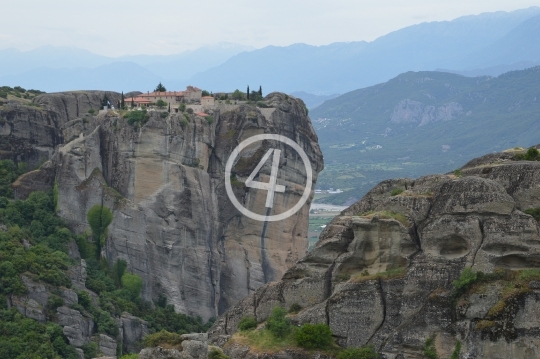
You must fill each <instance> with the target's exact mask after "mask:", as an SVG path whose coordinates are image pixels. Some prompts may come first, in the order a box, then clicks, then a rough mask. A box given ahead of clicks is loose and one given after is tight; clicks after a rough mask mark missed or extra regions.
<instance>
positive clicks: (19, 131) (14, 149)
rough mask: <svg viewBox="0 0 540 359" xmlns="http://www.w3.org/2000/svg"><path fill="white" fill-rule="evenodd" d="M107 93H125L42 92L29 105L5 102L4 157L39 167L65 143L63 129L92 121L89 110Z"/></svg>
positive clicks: (0, 128) (0, 119) (0, 149)
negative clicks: (73, 123)
mask: <svg viewBox="0 0 540 359" xmlns="http://www.w3.org/2000/svg"><path fill="white" fill-rule="evenodd" d="M105 95H107V97H108V98H109V99H110V101H111V103H116V102H117V101H118V100H119V99H120V96H121V95H120V94H119V93H116V92H105V91H74V92H62V93H52V94H43V95H39V96H37V97H35V98H34V99H33V100H32V103H31V104H26V105H25V104H24V103H21V102H16V101H9V102H7V103H5V104H4V105H3V106H1V107H0V136H1V137H2V141H0V158H2V159H12V160H14V161H16V162H21V161H22V162H27V163H28V164H29V166H30V168H36V167H37V166H39V165H40V164H42V163H43V162H44V161H46V160H48V159H50V158H51V157H52V155H53V154H54V151H55V148H56V147H57V146H58V145H61V144H63V143H65V142H64V131H63V130H65V127H66V124H67V123H68V122H70V121H77V120H78V121H81V122H84V123H85V124H88V125H92V123H93V121H94V117H93V116H92V115H91V114H90V113H88V110H90V109H93V110H95V111H96V113H97V111H98V110H99V108H100V105H101V100H102V99H103V97H104V96H105ZM88 125H86V127H88V128H89V127H90V126H88ZM68 127H70V126H68ZM37 189H41V188H40V187H37V188H36V190H37Z"/></svg>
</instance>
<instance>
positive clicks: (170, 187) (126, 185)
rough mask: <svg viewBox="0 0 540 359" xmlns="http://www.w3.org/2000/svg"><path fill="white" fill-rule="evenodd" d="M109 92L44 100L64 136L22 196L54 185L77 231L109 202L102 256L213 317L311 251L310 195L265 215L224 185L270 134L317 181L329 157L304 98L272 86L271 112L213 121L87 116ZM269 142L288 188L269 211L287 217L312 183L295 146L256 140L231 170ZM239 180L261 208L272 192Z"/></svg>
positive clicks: (148, 289) (152, 114)
mask: <svg viewBox="0 0 540 359" xmlns="http://www.w3.org/2000/svg"><path fill="white" fill-rule="evenodd" d="M108 96H109V98H112V97H113V96H112V95H110V94H109V95H108ZM101 97H102V94H101V93H96V94H95V95H94V96H93V97H92V96H90V97H89V95H88V94H84V96H83V95H82V94H78V93H70V94H58V95H43V96H41V97H38V98H37V99H36V101H39V103H40V104H43V108H44V109H45V110H43V111H50V113H51V114H54V116H56V117H55V118H56V119H57V123H55V124H54V125H52V124H51V128H54V131H56V132H54V131H53V132H54V133H55V136H56V137H57V140H56V142H54V141H52V140H51V141H50V148H51V149H53V148H54V146H56V145H57V144H61V143H62V141H64V140H65V141H64V142H65V143H64V144H62V145H60V146H59V147H58V148H57V149H56V151H55V152H54V155H53V156H52V159H51V160H50V161H49V162H47V163H45V164H44V165H43V166H42V167H41V168H40V169H39V170H36V171H34V172H30V173H28V174H26V175H24V176H23V177H21V178H20V179H19V180H18V181H17V183H16V184H15V185H14V188H15V193H16V194H17V195H18V196H19V197H24V196H25V195H26V194H27V193H28V192H29V191H30V190H32V189H36V187H39V188H40V189H41V188H47V187H49V188H51V187H52V185H53V182H54V181H55V182H56V185H57V188H58V215H59V216H60V217H62V218H63V219H65V220H66V221H67V223H68V224H69V225H70V227H71V228H72V229H74V230H75V231H76V232H78V233H83V232H85V231H89V226H88V223H87V219H86V215H87V213H88V210H89V209H90V208H91V207H92V206H94V205H96V204H100V205H105V206H107V207H108V208H110V209H111V210H112V211H113V215H114V219H113V222H112V224H111V225H110V226H109V236H108V238H107V241H106V247H105V248H104V251H103V253H102V255H103V256H104V257H106V258H107V259H108V260H109V262H110V263H113V262H114V261H116V260H117V259H123V260H126V261H127V263H128V270H129V271H132V272H133V273H135V274H137V275H139V276H141V277H142V279H143V281H144V287H143V298H144V299H146V300H153V299H154V300H155V299H156V298H157V297H158V295H164V296H166V297H167V300H168V302H169V303H170V304H174V306H175V308H176V310H177V311H179V312H182V313H186V314H188V315H192V316H201V317H202V318H203V319H204V320H208V319H210V318H212V317H216V316H217V315H218V314H220V313H222V312H224V311H225V310H226V309H227V308H228V307H229V306H230V305H232V304H234V303H236V302H237V301H238V300H240V299H242V298H244V297H245V296H247V295H248V294H250V293H252V292H253V291H255V290H256V289H257V288H259V287H260V286H261V285H263V284H265V283H267V282H269V281H272V280H278V279H280V278H281V276H282V274H283V273H284V272H285V271H286V270H287V269H288V268H289V267H291V266H292V265H293V264H294V263H296V261H298V260H299V259H300V258H302V257H303V256H304V255H305V253H306V249H307V239H306V238H307V227H308V211H309V202H310V200H308V203H306V204H305V205H304V206H303V208H302V209H301V210H300V211H298V212H297V213H296V214H295V215H293V216H292V217H290V218H288V219H286V220H284V221H280V222H268V223H264V222H258V221H255V220H251V219H249V218H247V217H245V216H243V215H241V214H240V213H239V212H238V210H236V209H235V208H234V207H233V205H232V204H231V203H230V201H229V199H228V197H227V195H226V192H225V187H224V167H225V163H226V161H227V159H228V157H229V155H230V154H231V152H232V150H233V149H234V148H235V147H236V146H237V145H238V144H239V143H240V142H241V141H243V140H245V139H246V138H249V137H251V136H253V135H255V134H263V133H273V134H280V135H283V136H286V137H288V138H290V139H293V140H294V141H295V142H297V143H298V144H299V145H300V146H301V147H302V148H303V149H304V150H305V152H306V153H307V155H308V157H309V160H310V162H311V166H312V168H313V179H314V181H315V180H316V178H317V173H318V172H320V171H321V170H322V154H321V152H320V149H319V146H318V144H317V136H316V135H315V132H314V131H313V128H312V127H311V123H310V120H309V118H308V117H307V114H306V111H305V106H304V104H303V103H302V102H301V101H300V100H296V99H293V98H289V97H288V96H286V95H284V94H280V93H273V94H270V95H268V96H267V97H266V98H265V99H264V102H265V103H266V105H267V106H268V108H258V107H255V106H254V105H239V106H223V107H217V108H216V109H214V110H213V113H212V116H213V122H210V121H207V120H206V119H205V118H203V117H200V116H196V115H183V114H181V113H180V114H171V115H167V114H166V113H164V112H158V111H149V112H148V115H149V116H148V119H147V120H145V121H144V124H140V123H139V124H137V123H135V124H133V125H130V124H128V121H127V119H125V118H123V117H122V116H120V115H119V114H118V113H116V112H114V111H110V112H109V113H107V114H104V113H101V114H99V115H97V116H90V115H88V114H87V111H88V109H89V108H94V107H93V106H94V102H96V101H99V100H100V99H101ZM38 111H42V110H38ZM50 116H53V115H50ZM186 116H187V117H186ZM81 117H82V118H81ZM186 118H187V119H188V120H189V121H186ZM29 127H31V125H29ZM27 137H28V136H27ZM25 139H27V138H25ZM30 147H31V148H33V147H32V146H30ZM270 147H279V148H280V149H281V150H282V153H283V155H282V159H281V162H280V169H279V171H280V175H279V177H280V178H282V179H283V185H285V186H286V188H287V190H286V192H285V193H284V194H277V195H276V200H275V206H274V208H273V211H274V213H280V212H283V211H284V210H286V209H288V208H290V207H292V206H293V205H294V204H295V203H296V202H298V200H299V198H300V197H301V195H302V192H303V188H304V186H305V183H306V173H305V169H304V167H303V165H302V162H301V160H300V159H299V158H298V155H297V154H296V153H295V152H294V150H293V149H292V148H290V147H288V146H286V145H283V144H280V143H277V142H276V143H271V142H269V141H264V142H259V143H256V144H254V145H253V146H250V147H249V148H248V149H246V151H244V152H243V153H242V154H241V156H240V157H239V158H238V160H237V164H236V165H235V166H234V167H233V174H234V175H235V176H236V177H235V178H237V179H243V180H245V178H247V176H249V174H250V173H251V171H252V170H253V169H254V168H255V166H256V165H257V164H258V162H259V160H260V159H261V157H262V154H264V153H265V152H266V150H267V149H268V148H270ZM269 175H270V166H268V165H265V166H263V168H262V170H261V171H260V174H259V178H260V180H261V181H265V180H266V181H267V178H268V176H269ZM40 180H41V182H40ZM235 184H236V185H235V186H234V191H235V193H236V196H237V198H238V200H239V201H241V202H242V203H244V204H245V206H247V207H249V208H250V209H251V210H253V211H255V210H258V209H260V210H262V209H264V201H265V199H266V192H265V191H259V190H254V189H248V188H246V187H245V186H243V185H242V184H240V182H235ZM310 198H311V195H310ZM262 214H264V213H262Z"/></svg>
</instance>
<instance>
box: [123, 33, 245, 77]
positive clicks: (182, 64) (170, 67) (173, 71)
mask: <svg viewBox="0 0 540 359" xmlns="http://www.w3.org/2000/svg"><path fill="white" fill-rule="evenodd" d="M252 50H254V48H253V47H251V46H244V45H239V44H234V43H226V42H222V43H218V44H217V45H209V46H203V47H201V48H198V49H196V50H191V51H185V52H182V53H180V54H175V55H167V56H155V55H136V56H122V57H120V58H118V60H122V61H131V62H134V63H136V64H139V65H141V66H143V67H144V68H146V69H148V70H150V71H152V72H153V73H154V74H156V75H158V76H160V77H161V78H163V79H166V80H184V81H186V80H187V79H189V78H190V77H191V76H193V75H195V74H197V73H198V72H201V71H204V70H207V69H209V68H212V67H215V66H218V65H221V64H222V63H224V62H225V61H227V60H228V59H229V58H231V57H232V56H234V55H236V54H238V53H241V52H244V51H252Z"/></svg>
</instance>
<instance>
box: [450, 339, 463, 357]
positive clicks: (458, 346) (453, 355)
mask: <svg viewBox="0 0 540 359" xmlns="http://www.w3.org/2000/svg"><path fill="white" fill-rule="evenodd" d="M460 352H461V342H460V341H459V340H458V341H457V342H456V346H455V348H454V352H453V353H452V356H451V357H450V359H459V353H460Z"/></svg>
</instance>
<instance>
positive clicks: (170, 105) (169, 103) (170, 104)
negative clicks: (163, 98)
mask: <svg viewBox="0 0 540 359" xmlns="http://www.w3.org/2000/svg"><path fill="white" fill-rule="evenodd" d="M169 113H171V104H170V103H169Z"/></svg>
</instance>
